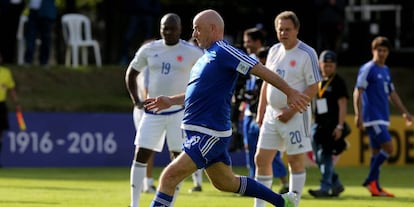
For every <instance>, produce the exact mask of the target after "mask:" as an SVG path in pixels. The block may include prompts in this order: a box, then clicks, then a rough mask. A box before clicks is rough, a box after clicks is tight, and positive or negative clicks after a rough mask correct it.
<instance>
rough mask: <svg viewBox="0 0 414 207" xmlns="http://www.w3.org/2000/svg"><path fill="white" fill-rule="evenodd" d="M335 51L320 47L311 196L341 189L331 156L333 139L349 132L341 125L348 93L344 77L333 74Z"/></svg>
mask: <svg viewBox="0 0 414 207" xmlns="http://www.w3.org/2000/svg"><path fill="white" fill-rule="evenodd" d="M336 62H337V59H336V54H335V52H333V51H332V50H324V51H323V52H322V53H321V54H320V56H319V66H320V69H321V73H322V82H320V83H319V90H318V94H317V97H316V99H315V100H314V103H315V104H314V107H315V110H314V120H315V122H314V125H313V127H312V129H313V130H312V132H313V133H312V135H313V140H312V146H313V155H314V157H315V161H316V164H317V165H318V167H319V170H320V172H321V175H322V179H321V181H320V187H319V189H317V190H312V189H310V190H309V191H308V192H309V194H311V195H312V196H313V197H315V198H321V197H331V196H339V194H340V193H342V192H343V191H344V186H343V185H342V183H341V181H340V179H339V176H338V174H337V173H336V172H335V169H334V163H333V156H334V155H338V154H339V153H340V151H339V150H338V151H336V149H335V148H334V146H335V145H336V144H335V142H339V141H342V142H343V143H344V140H341V139H344V137H345V136H347V135H348V134H349V132H350V131H349V127H348V125H345V124H346V123H345V117H346V107H347V101H348V98H349V96H348V92H347V87H346V84H345V81H344V79H343V78H342V77H341V76H339V75H338V74H337V73H336Z"/></svg>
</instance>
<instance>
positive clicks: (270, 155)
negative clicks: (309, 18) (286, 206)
mask: <svg viewBox="0 0 414 207" xmlns="http://www.w3.org/2000/svg"><path fill="white" fill-rule="evenodd" d="M274 26H275V31H276V34H277V39H278V40H279V41H280V42H279V43H276V44H275V45H273V46H272V47H271V48H270V49H269V55H268V56H267V60H266V67H268V68H269V69H271V70H272V71H274V72H277V73H278V74H279V76H280V78H282V79H283V80H285V81H286V82H287V83H288V84H289V85H290V86H291V87H293V88H295V89H296V90H299V91H301V92H302V93H304V94H306V95H307V96H309V97H313V96H314V95H315V94H316V92H317V91H318V82H319V81H321V75H320V71H319V66H318V57H317V54H316V52H315V50H314V49H313V48H312V47H310V46H308V45H307V44H305V43H304V42H302V41H301V40H299V39H298V34H299V28H300V22H299V19H298V17H297V16H296V14H295V13H294V12H292V11H284V12H281V13H280V14H278V15H277V16H276V18H275V20H274ZM257 123H258V125H259V126H260V135H259V141H258V143H257V148H258V149H257V152H256V156H255V163H256V180H257V181H258V182H260V183H262V184H264V185H265V186H267V187H269V188H270V187H271V186H272V182H273V172H272V162H273V159H274V157H275V155H276V154H277V151H285V150H286V154H287V158H288V163H289V170H290V172H289V174H290V176H289V191H293V192H296V193H297V194H298V198H299V201H300V196H301V195H302V190H303V187H304V185H305V180H306V168H305V153H306V152H308V151H311V150H312V146H311V134H310V130H311V110H310V106H308V107H307V110H306V111H305V112H303V113H298V111H297V110H296V109H294V108H292V106H289V105H288V104H287V102H286V95H285V94H284V93H283V92H281V91H280V90H279V89H277V88H275V87H273V86H271V85H270V84H268V83H267V82H263V85H262V89H261V91H260V98H259V106H258V110H257ZM299 201H298V202H299ZM254 206H255V207H263V206H265V202H263V201H262V200H260V199H257V198H256V199H255V204H254Z"/></svg>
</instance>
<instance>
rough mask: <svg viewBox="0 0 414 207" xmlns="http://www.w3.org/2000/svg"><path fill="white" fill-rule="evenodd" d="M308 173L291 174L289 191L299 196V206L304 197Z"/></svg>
mask: <svg viewBox="0 0 414 207" xmlns="http://www.w3.org/2000/svg"><path fill="white" fill-rule="evenodd" d="M305 181H306V171H304V172H301V173H290V176H289V191H295V192H296V193H297V194H298V198H299V199H298V204H299V201H300V198H301V196H302V190H303V187H304V186H305Z"/></svg>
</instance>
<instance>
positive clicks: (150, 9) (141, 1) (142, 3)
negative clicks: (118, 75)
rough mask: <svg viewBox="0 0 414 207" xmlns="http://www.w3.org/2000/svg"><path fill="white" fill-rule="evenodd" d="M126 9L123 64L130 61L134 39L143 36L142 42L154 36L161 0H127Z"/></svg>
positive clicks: (122, 53) (122, 52)
mask: <svg viewBox="0 0 414 207" xmlns="http://www.w3.org/2000/svg"><path fill="white" fill-rule="evenodd" d="M125 9H126V12H127V14H128V26H127V31H126V32H125V34H124V37H123V43H122V48H121V62H120V63H121V65H126V64H128V62H129V61H130V48H131V45H134V44H132V41H133V40H135V39H136V37H137V36H139V37H140V38H142V39H140V40H139V41H140V42H141V40H146V39H149V38H152V37H154V28H155V24H156V21H155V19H156V18H157V17H158V14H159V12H160V2H159V0H127V1H125ZM141 35H142V37H141Z"/></svg>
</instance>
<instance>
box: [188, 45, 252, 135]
mask: <svg viewBox="0 0 414 207" xmlns="http://www.w3.org/2000/svg"><path fill="white" fill-rule="evenodd" d="M257 63H258V61H257V60H255V59H254V58H251V57H249V56H248V55H247V54H246V53H244V52H243V51H241V50H239V49H237V48H235V47H233V46H231V45H230V44H228V43H227V42H226V41H223V40H221V41H217V42H215V43H214V44H213V45H212V46H211V47H210V48H208V49H206V50H205V51H204V55H203V56H202V57H201V58H200V59H199V60H198V61H197V63H196V64H195V65H194V66H193V68H192V70H191V74H190V81H189V83H188V86H187V90H186V94H185V114H184V119H183V124H182V128H183V129H185V130H192V131H198V132H202V133H205V134H209V135H213V136H217V137H229V136H231V134H232V129H231V120H230V110H231V107H232V105H231V99H232V96H233V92H234V88H235V85H236V81H237V77H238V75H239V73H241V74H243V75H246V74H248V73H249V72H250V70H251V69H252V67H253V66H255V65H256V64H257Z"/></svg>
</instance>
